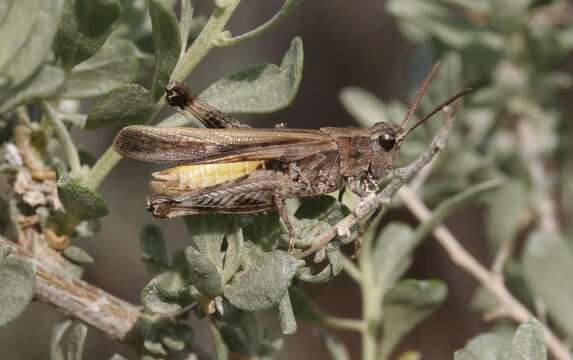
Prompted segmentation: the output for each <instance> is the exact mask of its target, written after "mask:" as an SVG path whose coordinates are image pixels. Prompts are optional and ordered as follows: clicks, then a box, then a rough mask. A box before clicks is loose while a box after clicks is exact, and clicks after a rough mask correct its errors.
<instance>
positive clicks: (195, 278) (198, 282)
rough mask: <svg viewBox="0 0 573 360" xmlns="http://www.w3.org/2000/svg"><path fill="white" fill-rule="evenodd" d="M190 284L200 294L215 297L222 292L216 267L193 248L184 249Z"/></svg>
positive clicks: (221, 284)
mask: <svg viewBox="0 0 573 360" xmlns="http://www.w3.org/2000/svg"><path fill="white" fill-rule="evenodd" d="M185 255H186V257H187V266H188V268H189V277H190V278H191V283H192V284H193V285H194V286H195V287H196V288H197V289H198V290H199V291H200V292H201V293H202V294H206V295H209V296H217V295H220V294H221V293H222V292H223V281H222V279H221V274H220V272H219V269H218V268H217V266H216V265H215V264H214V263H213V261H211V259H210V258H209V257H207V256H205V254H204V253H201V252H199V250H197V249H195V248H194V247H193V246H188V247H187V249H185Z"/></svg>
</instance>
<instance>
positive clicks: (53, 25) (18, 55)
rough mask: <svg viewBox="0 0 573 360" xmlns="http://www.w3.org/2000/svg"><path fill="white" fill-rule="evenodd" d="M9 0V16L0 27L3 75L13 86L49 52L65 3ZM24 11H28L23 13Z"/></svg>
mask: <svg viewBox="0 0 573 360" xmlns="http://www.w3.org/2000/svg"><path fill="white" fill-rule="evenodd" d="M9 2H10V3H11V4H10V5H8V6H9V10H8V13H7V16H6V17H5V18H4V21H3V23H2V27H1V28H0V34H1V35H0V48H1V49H2V53H3V55H0V58H2V59H0V69H1V70H0V74H1V75H2V76H6V77H7V79H8V81H10V82H11V85H12V87H14V86H17V85H19V84H20V83H22V82H23V81H25V80H27V79H28V78H29V77H30V76H32V74H34V73H35V72H36V71H37V70H38V69H39V68H40V66H41V65H42V64H43V63H44V61H45V60H46V57H47V56H48V55H49V53H50V51H51V44H52V42H53V40H54V37H55V36H56V30H57V29H58V21H59V19H60V15H61V13H62V8H63V3H64V2H63V0H53V1H41V0H40V1H38V0H31V1H9ZM22 11H25V12H24V14H23V16H21V15H22V14H21V13H20V12H22ZM24 19H25V20H24ZM13 32H16V34H14V33H13ZM22 40H23V42H22ZM4 52H6V54H4ZM6 60H7V62H6Z"/></svg>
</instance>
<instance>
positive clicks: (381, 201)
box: [300, 107, 456, 258]
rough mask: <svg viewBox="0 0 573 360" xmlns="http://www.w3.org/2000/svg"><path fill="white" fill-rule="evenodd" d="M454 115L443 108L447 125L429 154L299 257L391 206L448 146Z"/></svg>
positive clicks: (396, 172)
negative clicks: (380, 209)
mask: <svg viewBox="0 0 573 360" xmlns="http://www.w3.org/2000/svg"><path fill="white" fill-rule="evenodd" d="M455 112H456V109H455V108H453V107H448V108H444V113H445V120H444V124H443V125H442V127H441V128H440V130H439V131H438V132H437V134H436V135H435V136H434V139H433V140H432V142H431V144H430V145H429V146H428V148H427V149H426V151H424V152H423V153H422V155H420V156H419V157H418V158H417V159H416V160H414V161H413V162H412V163H410V164H409V165H408V166H406V167H403V168H400V169H396V170H394V176H393V178H392V180H390V182H389V183H388V185H387V186H386V187H385V188H384V190H382V191H381V192H379V193H378V194H377V195H376V196H373V197H368V198H366V199H364V200H363V201H361V202H360V203H359V204H358V205H356V207H355V208H354V209H353V210H352V213H351V214H350V215H348V216H347V217H345V218H344V219H342V220H341V221H340V222H338V224H336V225H335V226H334V227H332V228H331V229H330V230H329V231H327V232H325V233H324V234H323V235H322V236H321V237H319V238H317V239H316V240H315V241H314V243H313V244H312V246H310V247H309V248H308V249H306V250H305V251H303V252H302V253H301V255H300V257H301V258H303V257H306V256H308V255H310V254H313V253H314V252H316V251H317V250H319V249H322V248H323V247H324V246H325V245H326V244H328V243H329V242H330V241H332V240H333V239H334V238H336V236H337V235H344V234H348V233H349V232H350V228H351V227H352V226H354V225H355V224H357V223H358V222H359V221H360V220H362V219H365V218H366V217H367V215H369V214H371V213H372V212H373V211H375V210H376V209H378V208H380V207H386V206H388V204H389V203H390V200H391V199H392V197H393V196H394V195H395V194H396V192H397V191H398V190H399V189H400V188H401V187H402V186H403V185H404V184H406V183H407V182H408V181H410V180H411V179H412V178H413V177H414V176H415V175H416V174H418V173H419V172H420V171H421V170H422V169H423V168H424V166H426V165H427V164H428V163H430V162H431V161H432V159H433V158H434V157H435V156H436V154H437V153H438V152H439V151H440V150H441V149H442V148H443V147H444V146H445V144H446V140H447V138H448V135H449V133H450V129H451V128H452V122H453V120H454V115H455Z"/></svg>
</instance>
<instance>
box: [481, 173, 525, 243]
mask: <svg viewBox="0 0 573 360" xmlns="http://www.w3.org/2000/svg"><path fill="white" fill-rule="evenodd" d="M488 203H489V209H488V212H487V216H486V224H487V233H488V237H489V240H491V241H492V243H491V244H492V246H493V250H494V251H497V249H498V248H499V246H500V245H501V244H502V243H503V242H504V241H509V242H513V240H514V238H515V235H516V234H517V231H518V228H519V222H520V220H521V216H522V213H523V210H524V206H525V204H526V203H527V193H526V189H525V186H524V185H523V184H522V183H520V182H518V181H512V182H508V183H507V184H505V185H504V186H502V187H500V188H499V189H497V190H495V191H493V193H492V194H491V197H490V198H489V199H488Z"/></svg>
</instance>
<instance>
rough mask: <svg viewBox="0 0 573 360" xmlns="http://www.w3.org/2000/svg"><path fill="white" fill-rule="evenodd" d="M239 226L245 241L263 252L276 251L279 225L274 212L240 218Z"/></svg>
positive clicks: (277, 216)
mask: <svg viewBox="0 0 573 360" xmlns="http://www.w3.org/2000/svg"><path fill="white" fill-rule="evenodd" d="M241 224H242V228H243V233H244V234H245V238H246V239H247V240H250V241H252V242H253V243H255V244H257V245H259V246H260V247H261V248H262V249H263V250H265V251H270V250H274V249H276V247H277V244H278V241H279V239H280V236H281V224H280V220H279V215H278V214H277V213H276V212H274V213H270V214H255V215H253V216H245V217H243V218H241Z"/></svg>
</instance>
